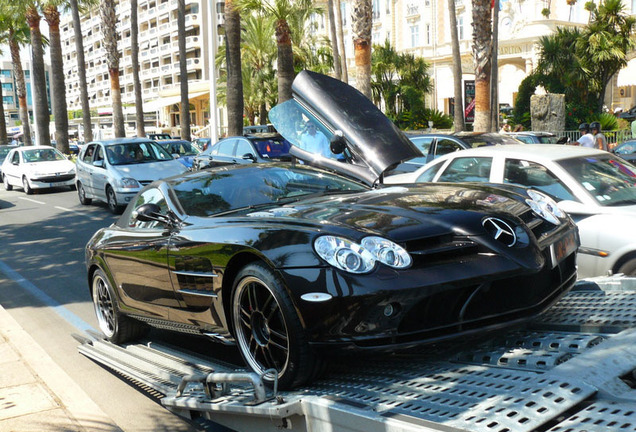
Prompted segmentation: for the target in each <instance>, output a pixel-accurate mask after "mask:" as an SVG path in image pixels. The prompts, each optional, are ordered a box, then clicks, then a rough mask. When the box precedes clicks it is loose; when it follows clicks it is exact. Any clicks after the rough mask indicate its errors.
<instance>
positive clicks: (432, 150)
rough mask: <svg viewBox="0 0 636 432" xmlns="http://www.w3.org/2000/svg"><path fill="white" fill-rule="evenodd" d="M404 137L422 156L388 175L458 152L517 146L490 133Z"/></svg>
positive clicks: (409, 135)
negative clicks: (477, 148)
mask: <svg viewBox="0 0 636 432" xmlns="http://www.w3.org/2000/svg"><path fill="white" fill-rule="evenodd" d="M406 136H407V137H408V138H409V139H410V140H411V141H412V142H413V143H414V144H415V145H416V146H417V147H418V148H419V149H420V151H421V152H422V156H419V157H416V158H413V159H411V160H408V161H405V162H403V163H401V164H400V165H398V166H397V167H396V168H395V169H394V170H392V171H391V173H390V174H400V173H405V172H413V171H415V170H416V169H418V168H420V167H421V166H423V165H424V164H426V163H427V162H430V161H432V160H433V159H435V158H437V157H440V156H442V155H445V154H448V153H453V152H456V151H459V150H465V149H469V148H475V147H482V146H490V145H500V144H506V145H507V144H519V141H518V140H516V139H515V138H512V137H509V136H507V135H505V134H498V133H490V132H488V133H485V132H459V133H456V134H441V133H426V134H421V133H407V134H406Z"/></svg>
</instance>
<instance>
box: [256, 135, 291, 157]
mask: <svg viewBox="0 0 636 432" xmlns="http://www.w3.org/2000/svg"><path fill="white" fill-rule="evenodd" d="M252 142H253V143H254V147H255V148H256V151H257V152H258V154H259V155H260V156H261V157H262V158H266V159H268V158H269V159H281V158H287V157H289V148H290V147H291V144H290V143H289V141H287V140H286V139H284V138H262V139H261V138H258V139H253V140H252Z"/></svg>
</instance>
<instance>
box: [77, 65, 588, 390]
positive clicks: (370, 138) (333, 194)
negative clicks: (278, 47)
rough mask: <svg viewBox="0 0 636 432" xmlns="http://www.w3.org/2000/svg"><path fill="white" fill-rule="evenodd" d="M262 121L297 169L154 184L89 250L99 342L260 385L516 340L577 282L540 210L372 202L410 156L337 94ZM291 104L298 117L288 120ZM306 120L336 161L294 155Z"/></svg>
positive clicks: (428, 190)
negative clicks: (362, 360)
mask: <svg viewBox="0 0 636 432" xmlns="http://www.w3.org/2000/svg"><path fill="white" fill-rule="evenodd" d="M292 96H293V99H290V100H288V101H286V102H284V103H282V104H280V105H278V106H277V107H275V108H273V109H272V110H271V111H270V114H269V117H270V119H272V122H273V123H274V124H275V125H276V128H277V129H278V130H279V131H282V134H283V136H284V137H285V138H286V139H287V140H288V141H289V142H290V143H292V144H293V145H292V147H291V148H290V153H291V154H293V155H294V156H295V157H296V158H298V159H299V160H300V162H302V163H300V162H298V163H296V162H293V161H292V162H275V163H267V164H241V165H234V166H222V167H217V168H212V169H209V170H202V171H195V172H191V173H188V174H187V175H184V176H176V177H172V178H169V179H164V180H161V181H157V182H154V183H153V184H151V185H149V186H147V187H146V188H145V189H144V190H142V191H141V193H140V194H139V195H138V196H137V198H136V199H135V201H134V202H132V203H131V204H130V205H129V206H128V207H127V209H126V211H125V212H124V214H123V215H122V216H121V217H120V219H119V220H118V221H117V222H116V223H115V224H114V225H112V226H110V227H106V228H103V229H101V230H99V231H98V232H97V233H96V234H95V235H94V236H93V237H92V239H91V240H90V241H89V242H88V244H87V247H86V257H87V271H88V280H89V281H90V291H91V296H92V299H93V302H94V305H95V311H96V314H97V320H98V323H99V327H100V329H101V330H102V332H103V333H104V334H105V336H106V338H107V339H109V340H111V341H113V342H115V343H123V342H125V341H126V340H130V339H133V338H135V337H139V336H140V335H141V334H143V333H144V331H145V326H144V324H142V323H150V324H153V325H159V326H161V327H163V328H171V329H175V330H180V331H187V332H199V333H201V334H206V335H208V336H212V337H215V338H217V339H220V340H223V341H234V342H236V344H237V345H238V348H239V351H240V352H241V354H242V355H243V358H244V360H245V362H246V364H247V365H248V367H250V368H251V369H252V370H253V371H255V372H256V373H258V374H260V375H262V376H263V377H264V380H265V381H266V382H267V383H268V384H270V385H272V384H273V382H274V381H275V380H276V379H277V382H278V386H279V388H289V387H293V386H295V385H300V384H302V383H305V382H308V381H310V380H311V379H313V378H314V377H315V376H317V375H318V374H319V372H320V371H321V369H322V368H321V365H322V364H324V363H323V362H324V358H323V356H322V354H324V353H326V352H329V353H332V352H337V351H338V350H348V351H350V352H351V351H356V350H357V351H368V350H388V351H393V350H394V349H396V348H399V347H410V346H413V345H414V344H421V343H427V342H429V343H430V342H437V341H441V340H444V339H448V338H453V337H459V336H464V337H468V336H469V335H474V334H482V333H484V332H485V331H488V330H493V329H498V328H503V327H508V326H510V325H513V324H517V323H521V322H524V321H525V320H527V319H530V318H531V317H533V316H535V315H536V314H538V313H540V312H541V311H543V310H545V309H546V308H547V307H549V306H550V305H551V304H552V303H554V302H556V301H557V300H558V299H559V298H560V297H561V296H562V295H563V294H564V293H565V292H567V291H568V290H569V289H570V287H571V286H572V284H573V283H574V281H575V279H576V269H575V265H574V262H575V257H576V248H577V245H578V239H577V234H576V227H575V225H574V224H573V222H572V221H571V219H569V218H568V217H567V216H565V215H564V214H562V213H561V212H559V211H558V209H557V208H556V205H554V207H550V204H551V202H552V201H551V200H550V199H549V198H548V197H546V196H545V195H543V194H541V193H540V192H533V191H528V190H527V189H525V188H520V187H517V186H509V187H507V188H497V187H493V186H491V185H489V186H480V185H432V186H431V185H428V186H413V187H388V188H384V187H377V185H378V181H379V180H380V178H381V177H382V175H383V173H384V171H385V170H386V169H387V168H388V167H390V166H392V165H394V164H395V163H396V162H398V161H400V160H403V159H408V158H411V157H414V156H416V155H418V151H417V149H416V148H415V147H414V146H413V144H412V143H411V142H410V141H409V140H408V139H407V138H406V137H405V136H404V134H403V133H402V132H401V131H399V130H398V129H397V128H396V127H395V126H394V124H393V123H392V122H391V121H390V120H389V119H388V118H387V117H386V116H384V114H382V112H381V111H380V110H378V109H377V108H376V107H375V106H374V105H373V103H371V101H369V100H368V99H367V98H366V97H365V96H364V95H362V94H361V93H360V92H358V91H357V90H355V89H353V88H352V87H350V86H348V85H347V84H345V83H343V82H341V81H339V80H335V79H333V78H330V77H328V76H324V75H319V74H316V73H313V72H307V71H303V72H300V73H299V74H298V75H297V76H296V78H295V80H294V82H293V85H292ZM299 101H302V103H300V102H299ZM309 120H311V121H312V122H313V123H314V124H315V125H317V127H318V128H320V129H321V131H322V132H323V133H325V134H326V135H327V136H328V139H329V140H330V141H331V148H332V150H333V152H334V153H336V154H337V155H343V156H344V159H345V161H341V160H337V159H331V158H329V157H325V156H323V155H322V153H310V152H308V151H306V150H302V149H301V147H300V143H301V142H302V135H303V134H302V132H301V129H299V126H300V125H301V124H306V123H307V121H309Z"/></svg>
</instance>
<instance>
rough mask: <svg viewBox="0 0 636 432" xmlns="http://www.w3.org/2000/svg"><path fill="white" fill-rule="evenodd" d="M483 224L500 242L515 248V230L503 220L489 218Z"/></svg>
mask: <svg viewBox="0 0 636 432" xmlns="http://www.w3.org/2000/svg"><path fill="white" fill-rule="evenodd" d="M481 224H482V226H483V227H484V228H485V229H486V231H488V233H489V234H490V235H491V236H492V237H493V238H494V239H495V240H497V241H498V242H500V243H503V244H504V245H506V246H508V247H513V246H514V245H515V244H516V243H517V234H515V230H514V229H513V228H512V227H511V226H510V225H509V224H508V223H506V222H504V221H503V220H501V219H499V218H495V217H487V218H486V219H484V220H483V221H482V223H481Z"/></svg>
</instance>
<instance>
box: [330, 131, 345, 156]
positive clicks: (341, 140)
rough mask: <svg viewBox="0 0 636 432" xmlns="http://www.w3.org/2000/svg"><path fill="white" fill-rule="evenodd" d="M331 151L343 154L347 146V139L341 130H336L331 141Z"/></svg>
mask: <svg viewBox="0 0 636 432" xmlns="http://www.w3.org/2000/svg"><path fill="white" fill-rule="evenodd" d="M329 144H330V148H331V153H333V154H342V153H343V152H344V151H345V149H346V148H347V141H346V140H345V137H344V135H343V133H342V131H341V130H337V131H335V132H334V134H333V136H332V137H331V140H330V142H329Z"/></svg>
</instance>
